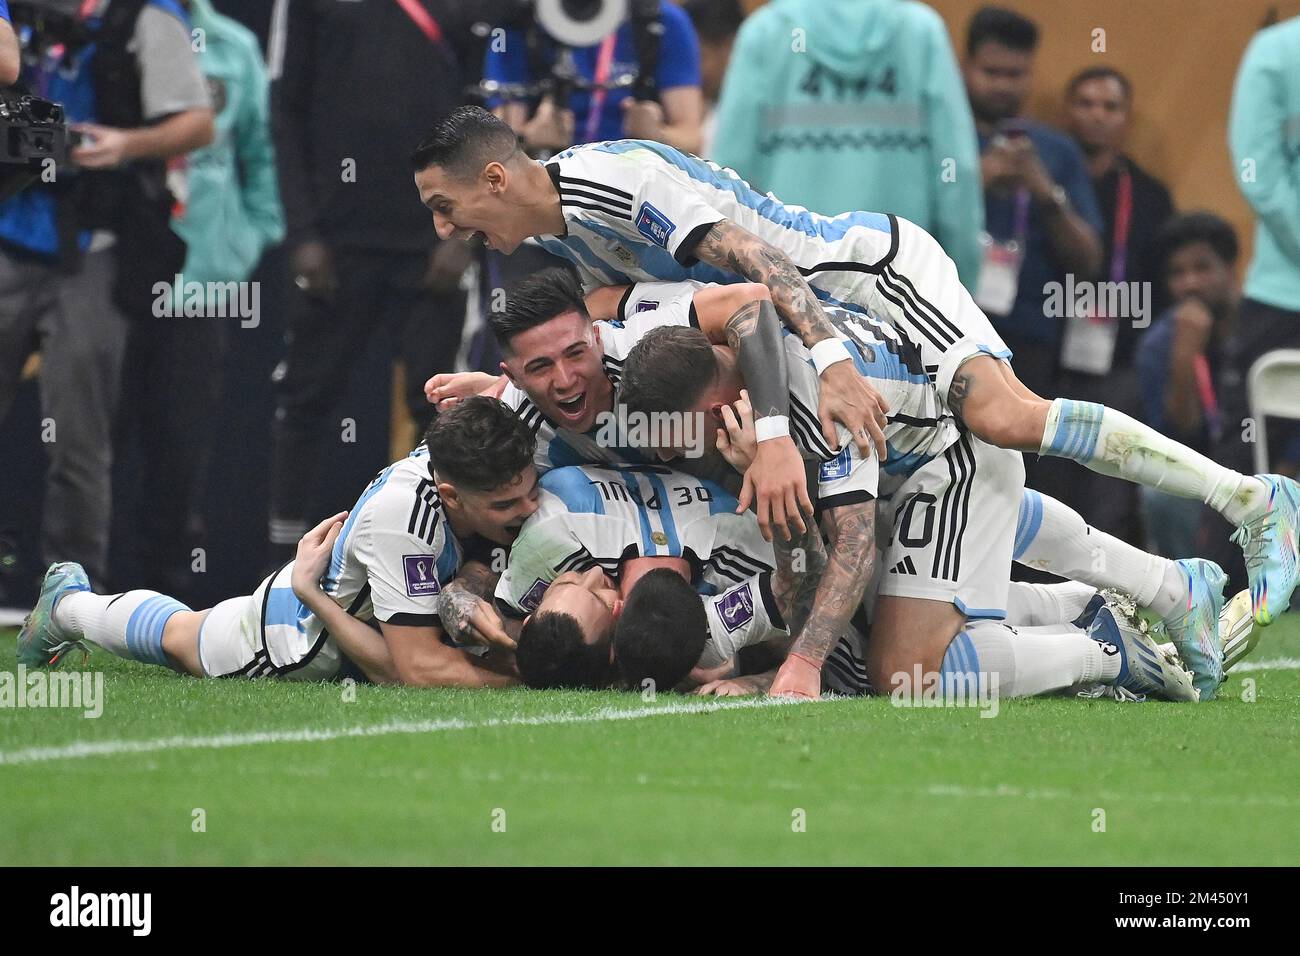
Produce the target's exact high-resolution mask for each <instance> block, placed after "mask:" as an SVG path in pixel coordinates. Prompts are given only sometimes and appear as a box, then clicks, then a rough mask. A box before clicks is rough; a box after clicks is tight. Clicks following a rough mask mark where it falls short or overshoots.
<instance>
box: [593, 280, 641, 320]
mask: <svg viewBox="0 0 1300 956" xmlns="http://www.w3.org/2000/svg"><path fill="white" fill-rule="evenodd" d="M630 288H632V287H631V286H629V285H602V286H600V287H598V288H595V289H592V290H591V291H590V292H588V293H587V294H586V295H585V296H583V300H582V301H583V303H584V304H585V305H586V306H587V315H588V316H590V317H591V321H593V322H602V321H604V322H607V321H609V320H610V319H619V318H622V316H620V315H619V314H618V306H619V303H620V302H622V301H623V296H625V295H626V294H627V290H628V289H630Z"/></svg>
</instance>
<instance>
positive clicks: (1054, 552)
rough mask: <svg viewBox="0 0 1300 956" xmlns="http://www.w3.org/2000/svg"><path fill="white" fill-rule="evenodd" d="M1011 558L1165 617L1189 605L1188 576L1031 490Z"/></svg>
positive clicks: (1025, 496)
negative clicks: (1113, 591)
mask: <svg viewBox="0 0 1300 956" xmlns="http://www.w3.org/2000/svg"><path fill="white" fill-rule="evenodd" d="M1098 407H1100V406H1098ZM1013 556H1014V558H1015V559H1016V560H1017V561H1019V562H1020V563H1021V564H1023V565H1026V566H1027V567H1031V568H1038V569H1039V570H1041V571H1047V572H1049V573H1051V574H1055V575H1058V576H1060V577H1063V578H1069V579H1070V580H1072V581H1078V582H1080V583H1083V584H1088V585H1091V586H1092V587H1094V588H1118V589H1119V590H1122V591H1126V592H1127V593H1129V594H1131V595H1133V597H1134V599H1135V600H1136V601H1137V603H1138V604H1139V605H1140V606H1141V607H1149V608H1150V609H1151V610H1153V611H1155V612H1156V613H1157V614H1159V615H1160V616H1161V617H1168V616H1169V614H1171V613H1172V612H1173V611H1174V609H1175V608H1177V607H1178V606H1179V604H1180V602H1182V603H1186V601H1187V588H1188V583H1187V576H1186V575H1185V574H1183V572H1182V571H1180V570H1179V569H1178V565H1176V564H1175V563H1174V562H1172V561H1170V560H1168V559H1167V558H1162V557H1160V556H1159V555H1155V554H1148V553H1147V552H1145V551H1141V550H1139V549H1138V548H1135V547H1133V545H1131V544H1128V543H1127V542H1124V541H1121V540H1120V539H1119V538H1116V537H1115V536H1114V535H1109V534H1107V533H1106V532H1104V531H1098V530H1097V529H1096V528H1093V527H1091V526H1090V525H1089V524H1088V523H1087V522H1086V521H1084V520H1083V517H1082V516H1081V515H1080V514H1079V513H1078V512H1077V511H1075V510H1074V509H1073V508H1070V507H1068V506H1067V505H1065V504H1062V503H1061V502H1059V501H1057V500H1056V499H1055V498H1052V497H1049V496H1047V495H1044V494H1041V493H1040V492H1037V491H1030V490H1029V489H1028V488H1026V489H1025V493H1024V497H1023V499H1022V500H1021V504H1020V520H1019V523H1018V524H1017V527H1016V545H1015V552H1014V555H1013Z"/></svg>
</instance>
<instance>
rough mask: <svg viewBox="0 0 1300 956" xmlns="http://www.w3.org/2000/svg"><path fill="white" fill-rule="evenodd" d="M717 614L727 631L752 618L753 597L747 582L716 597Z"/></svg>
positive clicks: (744, 623) (732, 630)
mask: <svg viewBox="0 0 1300 956" xmlns="http://www.w3.org/2000/svg"><path fill="white" fill-rule="evenodd" d="M718 614H719V615H721V617H722V623H723V625H724V626H725V627H726V629H727V631H728V633H730V632H734V631H735V630H736V629H737V628H740V627H743V626H744V625H746V624H748V623H749V622H750V621H751V620H753V619H754V597H753V595H752V594H751V593H750V590H749V584H748V583H746V584H742V585H740V587H738V588H733V589H732V590H730V591H728V592H727V593H726V594H724V595H722V597H720V598H719V599H718Z"/></svg>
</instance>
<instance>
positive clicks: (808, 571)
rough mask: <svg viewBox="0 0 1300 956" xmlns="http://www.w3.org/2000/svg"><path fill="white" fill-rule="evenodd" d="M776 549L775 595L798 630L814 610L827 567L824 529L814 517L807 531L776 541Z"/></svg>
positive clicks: (792, 630)
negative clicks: (814, 521)
mask: <svg viewBox="0 0 1300 956" xmlns="http://www.w3.org/2000/svg"><path fill="white" fill-rule="evenodd" d="M772 550H773V551H775V552H776V573H775V574H773V575H772V596H773V597H775V598H776V603H777V607H779V608H780V609H781V614H782V616H784V617H785V623H786V626H787V627H789V629H790V633H791V634H798V633H799V632H800V631H802V630H803V628H804V624H805V623H806V622H807V620H808V615H809V614H810V613H811V611H812V607H813V601H814V599H815V598H816V595H817V586H818V584H819V582H820V581H821V579H822V574H823V573H824V572H825V570H826V547H825V545H823V544H822V533H821V529H819V528H818V527H817V525H816V524H814V523H813V522H811V521H810V522H809V523H808V528H807V530H806V531H805V532H804V533H803V534H801V535H799V536H798V537H796V538H794V539H792V540H790V541H780V540H778V541H774V542H773V547H772Z"/></svg>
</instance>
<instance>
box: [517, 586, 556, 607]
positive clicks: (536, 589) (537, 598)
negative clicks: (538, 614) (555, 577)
mask: <svg viewBox="0 0 1300 956" xmlns="http://www.w3.org/2000/svg"><path fill="white" fill-rule="evenodd" d="M548 587H550V585H549V584H547V582H545V581H543V580H542V579H541V578H538V579H537V580H536V581H534V582H533V586H532V587H530V588H529V589H528V590H527V591H526V592H524V596H523V597H521V598H520V599H519V606H520V607H521V608H523V609H524V610H525V611H536V610H537V605H539V604H541V603H542V595H543V594H545V593H546V589H547V588H548Z"/></svg>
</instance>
